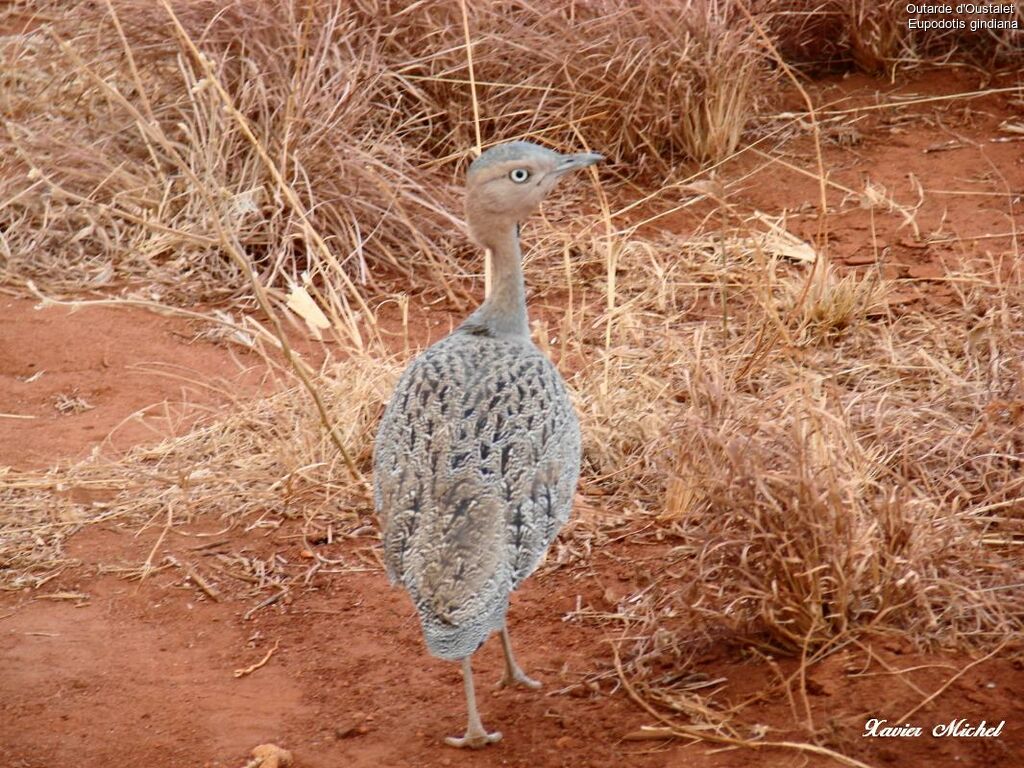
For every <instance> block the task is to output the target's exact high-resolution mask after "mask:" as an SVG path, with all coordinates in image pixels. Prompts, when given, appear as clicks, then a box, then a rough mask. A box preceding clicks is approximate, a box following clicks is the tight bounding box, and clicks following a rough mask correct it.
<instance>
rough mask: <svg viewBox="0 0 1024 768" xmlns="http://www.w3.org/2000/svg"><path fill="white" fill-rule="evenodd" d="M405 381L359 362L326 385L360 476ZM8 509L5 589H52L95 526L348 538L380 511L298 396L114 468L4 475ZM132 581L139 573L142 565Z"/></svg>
mask: <svg viewBox="0 0 1024 768" xmlns="http://www.w3.org/2000/svg"><path fill="white" fill-rule="evenodd" d="M400 370H401V367H400V366H399V365H398V364H396V363H395V362H394V361H392V360H390V359H375V358H373V357H370V356H359V357H357V358H354V359H352V360H349V361H347V362H345V363H344V364H336V365H332V366H329V367H327V368H325V369H324V370H323V371H321V372H320V376H319V377H318V380H317V381H318V383H319V386H320V391H321V395H322V397H323V399H324V401H325V404H326V407H327V410H328V413H329V415H330V417H331V419H332V421H333V423H334V424H335V425H336V426H337V428H338V429H339V430H340V432H341V437H342V439H343V441H344V443H345V445H346V446H347V447H348V450H349V452H350V454H351V455H352V457H353V459H354V461H355V463H356V466H357V468H358V469H359V470H360V471H362V472H364V473H368V472H369V468H370V460H371V452H372V437H373V433H374V425H375V424H376V422H377V419H378V418H379V417H380V413H381V411H382V410H383V407H384V403H386V402H387V397H388V395H389V393H390V392H391V389H392V388H393V387H394V384H395V381H396V380H397V377H398V374H399V372H400ZM0 508H2V509H3V510H4V515H3V516H2V517H0V553H2V555H3V560H0V589H18V588H23V587H30V586H38V585H40V584H42V583H45V581H47V580H49V579H50V578H52V577H53V576H54V575H55V574H56V573H57V572H59V570H60V569H61V568H62V567H64V566H66V565H67V564H68V563H67V560H66V556H65V554H64V549H63V546H64V541H65V539H66V538H67V537H68V536H69V535H71V534H72V533H74V531H75V530H77V529H78V528H80V527H81V526H82V525H85V524H86V523H90V522H98V521H100V520H110V519H116V520H119V521H122V522H124V523H126V524H130V525H133V526H138V525H140V524H141V525H144V526H146V527H149V526H156V527H158V528H160V527H164V526H166V527H167V528H168V529H171V528H173V527H175V526H179V525H182V524H186V523H189V522H192V521H194V520H196V519H197V518H200V517H205V518H207V519H217V520H222V521H224V522H226V523H227V524H228V525H229V526H232V527H233V526H241V527H243V528H245V529H250V528H259V527H264V526H271V527H273V526H277V525H280V524H281V522H282V521H284V520H302V521H303V522H304V523H305V524H313V523H315V524H316V525H319V526H321V527H323V528H326V526H327V525H331V526H333V530H334V531H335V532H336V533H337V534H338V535H344V533H345V531H347V530H355V529H359V528H360V527H365V526H366V525H368V521H367V520H366V517H365V516H366V515H368V514H369V513H370V512H371V511H372V510H371V509H370V507H369V505H368V496H367V494H366V492H365V478H359V479H358V481H357V482H353V479H352V478H351V477H350V476H349V473H348V470H347V469H346V466H345V464H344V462H343V461H342V459H341V457H340V456H339V455H338V452H337V450H336V449H335V448H334V447H333V445H332V444H331V442H330V440H329V439H328V437H327V435H326V433H325V432H324V431H323V429H322V425H321V422H320V417H319V414H318V413H317V411H316V409H315V408H314V407H313V406H312V404H311V403H310V402H309V399H308V397H307V396H306V394H305V393H304V392H303V391H302V389H301V388H300V387H289V388H286V389H283V390H282V391H280V392H278V393H277V394H274V395H272V396H269V397H266V398H263V399H260V400H256V401H254V402H247V403H239V404H238V406H237V407H236V408H231V409H228V412H227V415H226V416H223V417H220V418H209V419H207V420H205V423H201V424H200V425H199V426H197V427H195V428H193V429H192V430H191V431H189V432H187V433H186V434H184V435H181V436H174V435H171V436H168V437H167V438H166V439H164V440H162V441H160V442H158V443H156V444H154V445H149V446H140V447H137V448H135V449H133V450H131V451H130V452H128V453H127V454H126V455H125V456H123V457H120V458H118V459H116V460H114V459H111V458H109V457H106V456H104V455H102V453H101V452H100V451H98V450H97V451H96V452H95V455H94V456H93V457H91V458H89V459H87V460H85V461H82V462H80V463H77V464H73V465H71V466H65V467H55V468H53V469H52V470H49V471H47V472H18V471H14V470H11V469H9V468H8V469H6V470H4V474H2V475H0ZM151 565H152V564H151V563H148V564H147V566H146V567H147V568H148V567H150V566H151ZM307 565H308V564H307ZM127 570H128V571H130V572H132V573H136V574H137V571H138V564H129V567H128V569H127Z"/></svg>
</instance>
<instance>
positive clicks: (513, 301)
mask: <svg viewBox="0 0 1024 768" xmlns="http://www.w3.org/2000/svg"><path fill="white" fill-rule="evenodd" d="M485 245H486V246H487V247H488V248H489V249H490V251H491V294H490V296H488V297H487V299H486V301H484V303H483V304H481V305H480V307H479V309H477V310H476V312H474V313H473V314H472V316H471V317H470V323H471V324H472V325H475V326H482V327H484V328H486V329H487V330H488V331H489V332H491V333H492V334H494V335H503V336H523V337H526V338H529V337H530V323H529V317H528V316H527V314H526V285H525V284H524V282H523V257H522V253H521V252H520V250H519V227H518V226H516V225H515V224H512V225H511V226H509V227H508V228H506V229H503V230H502V231H500V232H497V233H495V234H494V236H493V237H490V238H488V241H487V242H486V243H485Z"/></svg>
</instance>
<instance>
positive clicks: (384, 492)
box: [374, 141, 602, 748]
mask: <svg viewBox="0 0 1024 768" xmlns="http://www.w3.org/2000/svg"><path fill="white" fill-rule="evenodd" d="M601 159H602V157H601V155H598V154H594V153H589V152H587V153H580V154H571V155H563V154H559V153H558V152H554V151H552V150H550V149H547V148H545V147H541V146H538V145H537V144H532V143H530V142H526V141H514V142H510V143H507V144H501V145H499V146H496V147H493V148H491V149H488V150H487V151H486V152H484V153H483V154H481V155H480V157H478V158H477V159H476V160H474V161H473V163H472V164H471V165H470V167H469V171H468V174H467V178H466V220H467V223H468V225H469V231H470V234H471V236H472V237H473V239H474V240H475V241H476V242H477V243H478V244H479V245H481V246H483V247H485V248H489V249H490V251H491V254H492V265H493V282H492V287H493V290H492V291H491V294H490V296H489V297H488V298H487V299H486V300H485V301H484V303H483V304H482V305H481V306H480V307H479V308H477V310H476V311H475V312H473V313H472V314H471V315H470V316H469V317H468V318H467V319H466V320H465V322H463V323H462V325H460V326H459V327H458V328H457V329H456V330H455V331H454V332H453V333H452V334H450V335H449V336H447V337H446V338H444V339H442V340H441V341H439V342H438V343H436V344H434V345H433V346H431V347H429V348H428V349H427V350H426V351H425V352H424V353H423V354H422V355H420V356H419V357H418V358H416V360H414V361H413V362H412V364H411V365H410V366H409V367H408V368H407V369H406V371H405V373H404V374H403V375H402V378H401V379H400V380H399V382H398V386H397V387H396V388H395V391H394V393H393V394H392V396H391V401H390V402H389V403H388V406H387V409H386V410H385V411H384V416H383V418H382V419H381V423H380V428H379V431H378V432H377V441H376V446H375V451H374V497H375V498H374V501H375V504H376V508H377V513H378V515H379V516H380V520H381V527H382V531H383V540H384V560H385V563H386V565H387V570H388V575H389V577H390V578H391V581H392V583H396V582H397V583H399V584H401V585H402V586H404V587H405V588H406V589H408V590H409V593H410V594H411V596H412V600H413V603H414V604H415V606H416V610H417V611H418V613H419V616H420V622H421V624H422V626H423V634H424V637H425V638H426V643H427V648H428V649H429V650H430V652H431V653H432V654H434V655H435V656H440V657H441V658H443V659H449V660H453V661H454V660H461V662H462V675H463V682H464V686H465V693H466V707H467V709H468V724H467V727H466V733H465V735H464V736H462V737H458V738H456V737H449V738H447V739H446V740H445V741H446V742H447V743H448V744H450V745H452V746H455V747H474V748H478V747H483V746H486V745H487V744H490V743H493V742H496V741H498V740H500V739H501V734H500V733H499V732H494V733H488V732H487V731H486V730H485V729H484V727H483V724H482V723H481V721H480V715H479V712H478V711H477V707H476V695H475V691H474V687H473V672H472V667H471V663H470V657H471V656H472V655H473V653H474V652H475V651H476V650H477V649H478V648H479V647H480V646H481V645H482V644H483V642H484V641H485V640H486V639H487V638H488V636H489V635H490V634H491V633H492V632H495V631H498V632H500V633H501V640H502V647H503V648H504V651H505V675H504V677H503V678H502V681H501V683H500V684H501V685H509V684H513V683H518V684H520V685H524V686H526V687H528V688H539V687H540V683H538V682H537V681H535V680H532V679H530V678H529V677H527V675H526V674H525V673H524V672H523V671H522V670H521V669H520V668H519V665H518V664H517V663H516V660H515V657H514V656H513V654H512V645H511V642H510V640H509V634H508V629H507V628H506V626H505V616H506V614H507V612H508V602H509V595H510V593H511V592H512V590H514V589H515V588H516V587H517V586H518V585H519V583H520V582H522V580H523V579H525V578H526V577H527V576H529V575H530V574H531V573H532V572H533V571H534V569H535V568H536V567H537V565H538V564H539V563H540V561H541V560H542V558H543V557H544V553H545V552H546V551H547V548H548V546H549V545H550V544H551V541H552V540H553V539H554V537H555V534H557V533H558V530H559V529H560V528H561V527H562V525H563V524H564V523H565V522H566V520H567V519H568V517H569V511H570V508H571V506H572V499H573V495H574V493H575V489H576V480H577V478H578V476H579V467H580V431H579V423H578V422H577V419H576V413H575V411H574V410H573V406H572V403H571V402H570V400H569V395H568V392H567V391H566V388H565V383H564V382H563V381H562V377H561V376H559V374H558V371H557V369H556V368H555V366H554V365H552V364H551V361H549V360H548V359H547V357H545V356H544V354H543V353H542V352H541V351H540V350H539V349H537V347H536V346H534V344H533V342H532V341H531V340H530V331H529V323H528V318H527V314H526V292H525V286H524V284H523V272H522V264H521V261H522V256H521V253H520V250H519V222H520V221H522V220H523V219H525V218H526V217H528V216H529V215H530V214H532V213H533V212H534V211H536V210H537V207H538V206H539V205H540V202H541V200H543V199H544V197H545V195H547V194H548V192H550V191H551V190H552V188H554V186H555V184H557V182H558V180H559V179H560V178H562V176H564V175H565V174H566V173H568V172H569V171H574V170H576V169H578V168H585V167H586V166H589V165H592V164H594V163H596V162H598V161H599V160H601Z"/></svg>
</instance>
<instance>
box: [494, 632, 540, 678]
mask: <svg viewBox="0 0 1024 768" xmlns="http://www.w3.org/2000/svg"><path fill="white" fill-rule="evenodd" d="M501 647H502V648H504V649H505V675H504V677H502V678H501V682H499V683H498V687H499V688H504V687H505V686H508V685H515V684H517V683H518V684H519V685H522V686H524V687H526V688H530V689H532V690H537V689H538V688H540V685H541V684H540V681H538V680H534V679H533V678H532V677H528V676H527V674H526V673H525V672H523V670H521V669H520V668H519V665H518V664H516V657H515V656H513V655H512V639H511V638H510V637H509V636H508V627H502V628H501Z"/></svg>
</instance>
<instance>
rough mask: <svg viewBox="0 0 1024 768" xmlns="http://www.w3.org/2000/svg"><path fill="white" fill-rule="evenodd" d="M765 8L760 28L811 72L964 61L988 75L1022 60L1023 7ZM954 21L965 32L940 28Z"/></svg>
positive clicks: (801, 0)
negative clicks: (946, 10)
mask: <svg viewBox="0 0 1024 768" xmlns="http://www.w3.org/2000/svg"><path fill="white" fill-rule="evenodd" d="M770 5H771V11H772V12H771V13H769V14H768V15H767V24H768V26H769V27H770V28H771V30H772V33H773V34H774V35H775V36H776V37H777V39H778V41H779V47H780V49H781V50H782V52H783V53H784V55H786V57H787V58H788V59H790V60H792V61H794V62H797V63H799V64H802V65H805V66H808V67H811V68H814V69H835V68H840V69H842V68H846V67H849V66H850V65H853V66H854V67H856V68H858V69H861V70H863V71H865V72H869V73H874V74H884V73H887V72H890V71H892V70H893V69H894V68H907V67H912V66H917V65H922V64H924V65H930V64H939V63H949V62H958V63H963V62H967V63H970V64H973V65H976V66H978V67H980V68H981V69H983V70H993V69H999V68H1002V67H1008V66H1014V65H1016V64H1019V63H1020V61H1021V59H1022V56H1024V15H1022V14H1024V10H1022V8H1021V7H1020V5H1019V4H1017V5H1016V6H1015V8H1014V10H1013V11H1012V12H1011V13H1009V14H995V13H987V12H986V13H980V14H964V15H947V14H917V13H915V14H910V13H908V11H907V6H908V5H910V4H909V3H906V2H899V1H898V0H783V1H782V2H774V3H771V4H770ZM917 5H942V3H918V4H917ZM953 5H954V7H955V6H956V5H957V4H956V3H954V4H953ZM975 5H979V6H981V5H986V4H985V3H976V4H975ZM1004 5H1006V4H1005V3H1004ZM766 10H767V8H766ZM911 18H915V19H920V20H922V21H931V22H943V21H945V22H946V26H935V27H931V28H927V29H922V28H920V27H915V28H912V27H910V25H909V23H908V22H909V20H910V19H911ZM1013 19H1016V20H1017V29H1012V28H996V29H989V28H980V29H976V30H972V29H971V28H970V26H969V25H970V22H971V21H972V20H983V21H985V20H991V21H1012V20H1013ZM956 20H961V21H963V22H964V23H965V25H966V26H965V28H964V29H958V28H955V27H950V26H949V25H948V23H949V22H951V21H956Z"/></svg>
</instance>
